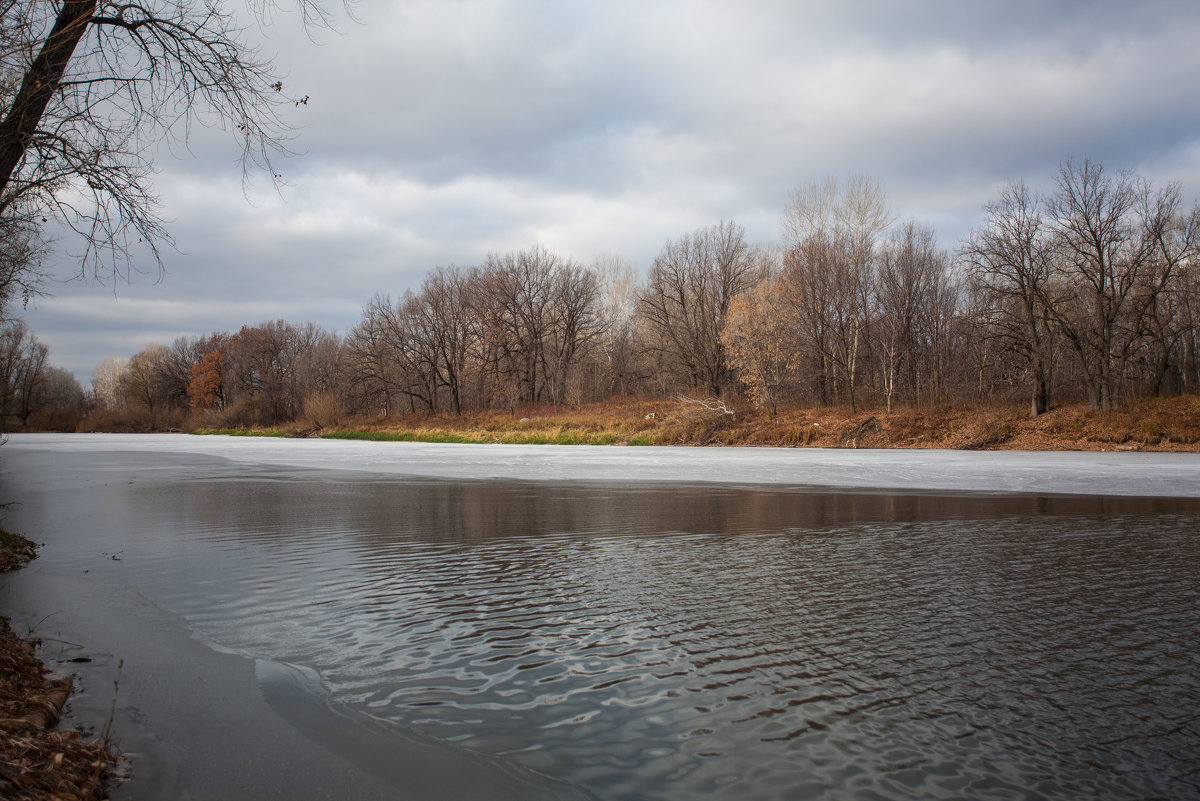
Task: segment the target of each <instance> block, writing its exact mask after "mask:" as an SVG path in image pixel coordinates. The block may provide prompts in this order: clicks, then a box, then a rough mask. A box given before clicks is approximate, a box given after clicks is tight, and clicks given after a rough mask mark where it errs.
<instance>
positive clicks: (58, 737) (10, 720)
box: [0, 529, 113, 801]
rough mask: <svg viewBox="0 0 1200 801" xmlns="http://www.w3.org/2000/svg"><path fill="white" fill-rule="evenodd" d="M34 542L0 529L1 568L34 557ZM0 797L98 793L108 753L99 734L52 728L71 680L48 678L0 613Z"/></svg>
mask: <svg viewBox="0 0 1200 801" xmlns="http://www.w3.org/2000/svg"><path fill="white" fill-rule="evenodd" d="M36 556H37V550H36V546H35V545H34V543H32V542H30V541H29V540H27V539H25V538H24V537H22V536H20V535H16V534H10V533H9V532H7V531H4V530H3V529H0V571H5V572H6V571H10V570H15V569H17V568H19V567H22V566H23V565H25V564H26V563H28V562H29V561H30V560H31V559H34V558H36ZM0 679H2V681H0V797H3V798H5V799H10V801H34V799H39V800H41V801H44V799H79V801H90V800H91V799H103V798H107V797H108V793H107V790H106V783H107V781H108V779H109V776H110V774H111V771H110V765H111V764H112V761H113V755H112V754H111V753H110V751H109V749H108V747H107V745H106V744H105V743H104V742H102V741H100V740H85V739H84V738H83V737H82V736H81V734H80V733H79V732H77V731H65V732H63V731H57V730H55V729H54V725H55V723H57V722H58V719H59V716H60V715H61V713H62V708H63V704H64V703H65V702H66V699H67V696H68V695H69V694H70V691H71V680H70V679H69V678H66V677H59V678H52V677H50V676H49V675H47V671H46V669H45V667H44V666H43V665H42V662H41V660H39V659H38V658H37V657H36V656H35V655H34V645H33V643H31V642H29V641H27V640H23V639H21V638H20V637H18V636H17V635H16V633H14V632H13V631H12V629H11V628H10V626H9V623H8V619H7V618H3V617H0Z"/></svg>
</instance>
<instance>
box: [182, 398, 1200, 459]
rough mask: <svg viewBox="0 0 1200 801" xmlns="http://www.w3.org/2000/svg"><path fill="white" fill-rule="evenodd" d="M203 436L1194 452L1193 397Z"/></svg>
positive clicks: (303, 425)
mask: <svg viewBox="0 0 1200 801" xmlns="http://www.w3.org/2000/svg"><path fill="white" fill-rule="evenodd" d="M194 433H201V434H218V433H219V434H243V435H245V434H249V435H257V436H275V437H289V436H291V437H295V436H320V437H324V438H329V439H361V440H377V441H406V442H446V443H475V444H487V443H506V444H519V445H635V446H636V445H751V446H775V447H822V448H942V449H948V450H1030V451H1064V450H1081V451H1112V450H1121V451H1157V452H1165V451H1186V452H1196V451H1200V396H1195V395H1185V396H1181V397H1174V398H1152V399H1147V400H1142V401H1134V402H1130V403H1129V404H1127V405H1126V406H1124V407H1123V408H1121V409H1119V410H1116V411H1109V412H1098V411H1095V410H1092V409H1090V408H1088V407H1087V406H1086V405H1084V404H1071V405H1064V406H1060V407H1057V408H1055V409H1053V410H1051V411H1050V412H1047V413H1046V414H1043V415H1041V416H1039V417H1037V418H1031V417H1030V416H1029V413H1028V409H1027V408H1026V407H1025V406H1018V405H1013V404H994V403H993V404H969V405H963V404H958V405H943V406H934V407H916V408H905V409H897V410H895V411H893V412H890V413H888V412H884V411H881V410H875V409H866V410H851V409H849V408H844V407H831V408H818V409H791V410H784V411H781V412H779V413H778V414H775V415H770V416H769V415H767V414H766V413H765V412H764V411H763V410H761V409H758V408H755V407H749V406H745V405H737V404H725V403H721V402H717V401H702V400H690V399H684V398H679V399H671V400H633V399H627V400H622V401H609V402H606V403H598V404H587V405H582V406H579V407H576V408H559V409H555V408H552V407H548V406H542V407H533V406H529V407H520V408H517V409H515V410H513V411H511V412H510V411H488V412H475V413H468V414H463V415H452V414H421V413H410V414H404V415H395V414H393V415H391V416H388V417H385V418H375V419H363V418H356V419H349V420H345V421H342V422H341V423H326V424H325V425H323V426H316V425H313V423H312V422H311V421H300V422H297V423H293V424H288V425H282V426H278V427H273V428H259V429H233V430H231V429H197V430H196V431H195V432H194Z"/></svg>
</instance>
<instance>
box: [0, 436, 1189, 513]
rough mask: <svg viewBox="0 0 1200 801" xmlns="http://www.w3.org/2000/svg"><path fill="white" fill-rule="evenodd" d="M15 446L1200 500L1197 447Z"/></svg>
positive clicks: (126, 442) (573, 477)
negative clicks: (1107, 449) (1190, 449)
mask: <svg viewBox="0 0 1200 801" xmlns="http://www.w3.org/2000/svg"><path fill="white" fill-rule="evenodd" d="M7 448H21V449H25V448H32V449H46V450H55V451H68V452H71V451H91V452H96V451H111V452H119V453H126V454H131V455H132V454H137V453H157V454H163V453H166V454H177V455H188V454H193V455H197V456H204V457H211V458H219V459H226V460H231V461H233V462H237V463H243V464H249V465H262V466H275V467H297V468H315V469H323V470H359V471H370V472H374V473H387V474H394V475H406V476H420V477H430V478H457V479H495V478H499V479H519V480H528V481H623V482H651V481H654V482H657V481H676V482H688V483H692V482H716V483H723V484H771V485H778V486H788V487H824V488H830V489H884V490H901V491H951V492H1003V493H1033V494H1086V495H1124V496H1161V497H1200V454H1196V453H1133V452H1099V453H1097V452H1076V451H1067V452H1062V451H1055V452H1033V451H947V450H833V449H823V448H682V447H618V446H565V445H444V444H429V443H407V442H357V441H346V440H322V439H271V438H248V437H226V436H192V435H188V434H14V435H12V436H11V438H10V441H9V444H8V445H7V446H5V449H7ZM2 460H3V450H0V462H2Z"/></svg>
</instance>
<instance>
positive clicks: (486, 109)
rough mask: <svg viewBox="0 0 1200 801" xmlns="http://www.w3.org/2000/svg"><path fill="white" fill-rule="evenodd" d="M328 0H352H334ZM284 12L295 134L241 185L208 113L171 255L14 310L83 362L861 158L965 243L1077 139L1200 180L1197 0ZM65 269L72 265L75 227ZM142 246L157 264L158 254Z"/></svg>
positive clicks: (335, 316)
mask: <svg viewBox="0 0 1200 801" xmlns="http://www.w3.org/2000/svg"><path fill="white" fill-rule="evenodd" d="M334 10H335V11H336V10H339V9H338V8H335V9H334ZM355 16H356V17H357V21H353V20H350V19H348V18H346V17H345V16H342V17H340V18H339V22H338V27H339V28H340V31H339V33H337V34H331V33H328V32H316V33H315V34H313V36H314V37H315V38H316V39H317V42H316V43H314V42H312V41H311V40H310V38H309V36H308V35H306V33H305V32H304V30H303V29H302V28H301V26H300V25H299V23H298V22H297V20H296V19H294V18H293V17H291V16H288V15H278V16H277V17H276V18H275V19H274V20H273V21H272V23H271V24H270V26H269V27H267V28H266V29H264V30H263V31H261V32H259V31H253V32H251V34H250V36H251V37H252V38H253V39H254V40H255V41H256V42H260V43H261V44H262V47H263V50H264V51H265V52H267V53H276V54H277V59H276V61H277V64H278V65H279V68H280V70H281V72H283V73H284V74H285V75H286V76H287V78H286V86H287V90H288V91H289V92H291V93H293V94H297V95H308V96H309V97H310V100H309V103H308V105H307V106H303V107H300V108H298V109H295V110H294V113H291V112H290V120H291V121H292V122H293V123H294V124H295V125H296V126H297V127H298V131H297V134H298V137H297V139H296V140H295V142H294V144H293V146H294V148H295V149H296V150H297V151H299V153H300V155H299V156H298V157H296V158H293V159H289V160H287V161H286V162H284V163H283V164H282V165H281V166H282V172H283V173H284V177H285V180H286V181H287V183H288V186H287V187H286V188H285V189H284V191H283V193H282V194H281V195H280V194H275V193H274V192H273V190H271V189H270V186H269V182H267V181H265V180H264V181H259V185H258V187H257V188H256V189H254V190H252V191H251V192H250V193H249V196H248V197H247V195H246V194H245V193H243V191H242V186H241V170H240V167H239V165H238V163H237V162H236V158H235V157H236V155H237V148H236V143H234V142H233V141H231V140H227V139H225V138H223V137H222V136H220V135H219V134H218V133H217V132H210V131H204V130H201V131H200V132H199V133H198V134H197V135H196V136H194V137H193V141H192V143H191V147H190V152H188V151H186V150H181V148H178V147H176V148H174V151H175V153H174V154H171V153H170V152H164V156H163V158H162V159H161V160H160V162H159V167H160V174H159V175H158V177H157V181H156V188H157V190H158V192H159V194H160V196H161V199H162V202H163V206H164V211H165V216H166V218H167V219H168V220H169V221H170V224H169V225H170V229H171V231H172V233H173V234H174V235H175V237H176V240H177V247H178V249H177V250H175V251H168V252H166V253H165V257H164V262H165V266H166V274H165V275H164V276H163V277H162V279H161V280H157V273H156V271H154V270H150V271H149V272H148V273H147V274H145V275H142V276H138V277H135V279H134V280H133V281H132V282H128V283H126V282H120V283H117V284H116V285H114V284H112V283H111V282H110V283H107V284H97V283H94V282H85V281H78V280H76V281H63V280H59V281H56V282H54V283H52V284H51V285H50V287H49V289H50V293H51V295H50V296H49V297H45V298H42V299H40V300H38V301H37V302H36V304H35V305H34V307H33V308H31V309H30V310H28V311H27V312H26V313H25V319H26V321H27V322H28V323H29V325H30V327H31V328H32V330H33V331H34V333H35V334H36V335H37V336H38V337H39V338H40V339H41V340H42V341H43V342H45V343H47V344H48V345H49V346H50V358H51V361H52V362H53V363H54V364H56V365H58V366H60V367H65V368H67V369H69V370H71V371H72V372H74V373H75V374H76V376H77V377H79V379H80V380H81V382H84V383H85V386H86V383H87V382H88V381H89V380H90V376H91V373H92V370H93V368H94V367H95V365H96V363H97V362H98V361H100V360H101V359H103V358H104V357H106V356H110V355H120V356H131V355H133V354H134V353H136V352H137V351H138V350H139V349H141V348H142V347H143V346H145V345H146V344H148V343H150V342H155V341H156V342H161V343H163V344H170V342H171V341H173V340H174V339H175V338H176V337H179V336H195V335H200V334H207V333H211V332H214V331H234V330H237V329H238V328H240V327H241V326H242V325H243V324H254V323H259V322H262V321H265V320H270V319H276V318H284V319H287V320H291V321H294V322H302V321H307V320H311V321H313V322H316V323H318V324H320V325H322V326H324V327H325V328H328V329H330V330H334V331H339V332H345V331H346V330H347V329H348V328H350V327H351V326H353V325H354V324H355V323H356V322H357V321H358V319H359V316H360V312H361V309H362V306H363V305H364V304H365V303H366V302H367V301H368V300H369V299H370V298H371V296H372V295H373V294H374V293H376V292H384V293H389V294H391V295H392V296H393V297H396V296H398V295H400V294H402V293H403V292H404V290H405V289H408V288H415V287H416V286H418V285H419V284H420V282H421V280H422V279H423V278H424V276H425V274H426V273H427V271H429V270H430V269H431V268H433V267H435V266H437V265H450V264H457V265H462V266H466V265H473V264H479V263H481V262H482V261H483V259H484V257H485V256H486V255H487V254H488V253H489V252H505V251H510V250H517V249H521V248H525V247H528V246H530V245H533V244H535V243H540V244H542V245H545V246H546V247H548V248H550V249H551V250H554V251H556V252H559V253H561V254H562V255H565V256H569V257H572V258H574V259H576V260H578V261H580V262H582V263H585V264H588V263H591V262H592V260H593V259H594V258H596V257H597V256H600V255H602V254H609V253H616V254H620V255H622V256H624V257H625V258H626V259H628V260H629V261H630V262H631V263H632V264H633V265H634V266H635V267H636V268H637V269H639V270H641V271H644V270H645V269H646V267H647V266H648V265H649V263H650V262H651V261H652V260H653V258H654V256H655V255H656V254H657V253H658V251H659V250H660V249H661V248H662V246H663V243H664V242H665V241H666V240H667V239H673V238H677V237H679V236H680V235H682V234H685V233H689V232H691V231H693V230H695V229H697V228H699V227H702V226H707V225H711V224H712V223H715V222H717V221H719V220H722V219H724V220H733V221H735V222H738V223H740V224H742V225H743V226H745V228H746V229H747V232H748V234H749V238H750V239H751V240H752V241H754V242H761V243H771V242H775V241H777V240H778V239H779V220H780V214H781V212H782V209H783V206H784V204H785V202H786V201H787V198H788V195H789V193H790V192H792V191H793V190H795V189H796V188H798V187H801V186H803V185H805V184H807V183H810V182H813V181H821V180H824V179H826V178H828V177H834V178H838V179H844V178H845V177H846V176H847V175H850V174H854V173H863V174H866V175H869V176H872V177H874V178H876V179H878V180H879V181H880V182H881V183H882V184H883V186H884V188H885V189H886V190H887V193H888V199H889V205H890V207H891V209H892V211H893V213H894V214H895V215H896V216H897V217H898V218H900V219H908V218H915V219H917V220H919V221H921V222H923V223H925V224H927V225H930V226H932V227H933V228H934V229H935V230H936V231H937V232H938V236H939V240H940V243H941V245H942V246H943V247H945V248H947V249H949V250H953V249H954V247H955V246H956V245H957V244H958V241H959V240H960V238H961V237H962V236H963V235H964V234H965V233H966V232H967V231H969V230H970V229H971V228H972V227H974V226H975V225H977V224H978V222H979V221H980V219H981V217H982V207H983V205H984V204H985V203H987V202H988V201H990V200H992V199H994V198H995V197H996V195H997V193H998V191H999V189H1000V187H1001V186H1002V184H1003V183H1004V182H1005V180H1006V179H1009V178H1021V179H1024V180H1025V181H1026V182H1028V183H1029V184H1031V185H1032V186H1034V187H1046V186H1048V185H1049V184H1050V182H1051V181H1052V178H1053V174H1054V172H1055V170H1056V169H1057V166H1058V164H1059V163H1060V162H1062V161H1063V160H1064V159H1067V158H1069V157H1075V158H1085V157H1086V158H1091V159H1093V160H1096V161H1100V162H1102V163H1103V164H1104V166H1105V167H1106V168H1107V169H1111V170H1117V169H1132V170H1135V171H1137V172H1138V173H1140V174H1142V175H1144V176H1145V177H1147V178H1150V179H1152V180H1153V181H1154V182H1155V183H1156V184H1157V183H1165V182H1167V181H1171V180H1174V181H1179V182H1181V183H1182V184H1183V188H1184V195H1185V197H1186V198H1187V199H1188V202H1189V204H1190V203H1191V202H1192V201H1193V200H1194V199H1195V198H1196V197H1197V196H1198V195H1200V77H1198V76H1200V46H1198V45H1197V43H1198V42H1200V2H1196V0H1177V1H1174V2H1166V1H1164V2H1154V1H1153V0H1150V1H1149V2H1147V1H1145V0H1142V1H1140V2H1136V3H1135V2H1129V0H1114V1H1113V2H1106V1H1105V0H1094V1H1091V2H1085V1H1084V0H1079V1H1078V2H1075V1H1074V0H1057V1H1056V0H1005V1H1004V2H964V1H963V0H945V2H933V1H932V0H930V1H929V2H917V1H915V0H914V1H913V2H895V0H857V1H855V0H829V1H828V2H815V1H814V2H803V1H802V0H794V1H793V2H785V1H784V0H737V1H736V2H735V0H714V1H713V2H692V1H690V0H687V1H685V0H679V1H678V2H671V1H669V0H636V1H634V2H625V0H603V2H596V1H595V0H589V1H588V2H583V1H580V2H574V1H573V0H539V1H537V2H535V1H534V0H525V1H524V2H522V0H478V1H476V0H359V2H358V4H357V5H356V6H355ZM59 246H60V251H61V252H60V254H59V256H58V257H57V258H56V259H55V272H56V274H57V276H58V278H59V279H68V278H70V277H72V276H73V275H75V274H76V273H77V266H76V264H75V263H74V262H73V261H72V260H71V259H70V257H69V253H70V252H74V251H77V250H78V248H77V247H76V245H75V243H73V242H71V241H70V240H62V241H61V242H60V243H59ZM147 266H150V265H147Z"/></svg>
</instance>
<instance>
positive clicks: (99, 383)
mask: <svg viewBox="0 0 1200 801" xmlns="http://www.w3.org/2000/svg"><path fill="white" fill-rule="evenodd" d="M128 371H129V359H126V358H125V357H124V356H107V357H105V358H103V359H101V360H100V362H99V364H97V365H96V369H95V370H93V371H92V393H93V395H94V396H95V398H96V405H97V406H99V407H101V408H103V409H116V408H117V407H119V406H120V405H121V404H122V403H123V402H124V394H123V389H122V387H123V386H124V379H125V373H126V372H128Z"/></svg>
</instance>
